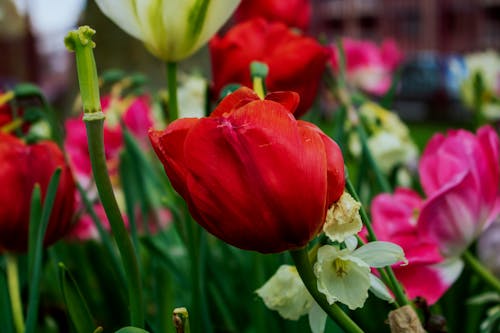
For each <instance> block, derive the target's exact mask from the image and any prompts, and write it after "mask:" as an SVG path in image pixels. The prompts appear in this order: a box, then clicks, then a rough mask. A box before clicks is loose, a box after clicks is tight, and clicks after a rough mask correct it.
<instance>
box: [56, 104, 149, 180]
mask: <svg viewBox="0 0 500 333" xmlns="http://www.w3.org/2000/svg"><path fill="white" fill-rule="evenodd" d="M114 102H116V103H114ZM101 104H102V109H103V112H104V113H105V114H107V118H108V119H107V120H106V122H105V124H104V145H105V152H106V160H107V162H108V169H109V172H110V174H111V175H112V176H113V175H116V174H117V172H118V162H119V161H118V158H119V154H120V151H121V149H122V148H123V133H122V129H121V125H120V120H121V121H123V123H124V124H125V126H126V127H127V128H128V130H130V131H131V133H132V134H133V135H134V137H135V138H136V139H137V140H138V141H139V143H140V144H142V146H144V147H148V146H149V142H148V137H147V132H148V129H149V128H150V127H151V126H152V124H153V120H152V114H151V108H150V106H149V98H148V97H147V96H140V97H137V98H135V99H133V100H131V102H130V103H129V104H127V103H126V101H124V100H121V99H116V100H113V99H112V98H111V97H110V96H106V97H103V98H102V100H101ZM124 106H125V108H124ZM115 108H116V109H115ZM123 108H124V109H123ZM117 117H118V118H117ZM65 129H66V139H65V142H64V147H65V150H66V151H67V152H68V155H69V159H70V162H71V166H72V169H73V170H74V172H75V175H76V177H77V179H78V180H79V182H80V183H81V184H82V185H84V186H86V185H87V184H88V183H89V182H90V179H91V174H92V169H91V165H90V156H89V152H88V145H87V133H86V130H85V124H84V122H83V121H82V119H81V118H71V119H68V120H66V123H65Z"/></svg>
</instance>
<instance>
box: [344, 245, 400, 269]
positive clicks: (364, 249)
mask: <svg viewBox="0 0 500 333" xmlns="http://www.w3.org/2000/svg"><path fill="white" fill-rule="evenodd" d="M352 255H353V256H355V257H357V258H359V259H361V260H363V261H364V262H365V263H367V264H368V265H369V266H370V267H384V266H389V265H392V264H395V263H397V262H399V261H404V262H405V263H406V264H407V263H408V261H407V260H406V258H405V254H404V252H403V249H402V248H401V246H399V245H396V244H394V243H390V242H380V241H377V242H369V243H366V244H365V245H363V246H361V247H360V248H358V249H357V250H355V251H354V252H353V253H352Z"/></svg>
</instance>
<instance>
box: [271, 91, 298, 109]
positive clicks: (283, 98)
mask: <svg viewBox="0 0 500 333" xmlns="http://www.w3.org/2000/svg"><path fill="white" fill-rule="evenodd" d="M266 100H267V101H275V102H278V103H280V104H281V105H283V106H284V107H285V108H287V109H288V110H289V111H290V112H291V113H294V112H295V110H296V109H297V106H298V105H299V103H300V96H299V94H297V93H296V92H293V91H275V92H272V93H270V94H268V95H267V96H266Z"/></svg>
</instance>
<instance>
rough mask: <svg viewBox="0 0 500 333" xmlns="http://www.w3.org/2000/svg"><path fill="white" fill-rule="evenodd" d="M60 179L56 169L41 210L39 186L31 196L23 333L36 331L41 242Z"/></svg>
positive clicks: (58, 170) (58, 171) (59, 171)
mask: <svg viewBox="0 0 500 333" xmlns="http://www.w3.org/2000/svg"><path fill="white" fill-rule="evenodd" d="M60 178H61V169H60V168H58V169H56V171H55V172H54V174H53V175H52V177H51V178H50V182H49V186H48V188H47V193H46V195H45V200H44V203H43V208H41V209H40V206H41V200H40V197H41V195H40V186H37V185H35V187H34V190H33V194H32V199H31V211H30V227H29V234H28V263H29V266H28V272H29V277H28V278H29V282H30V290H29V302H28V315H27V317H26V330H25V333H34V332H35V329H36V323H37V318H38V303H39V301H40V295H39V289H40V278H41V271H42V254H43V241H44V238H45V231H46V230H47V225H48V224H49V218H50V213H51V212H52V207H53V206H54V201H55V198H56V193H57V187H58V185H59V180H60ZM40 210H41V213H40Z"/></svg>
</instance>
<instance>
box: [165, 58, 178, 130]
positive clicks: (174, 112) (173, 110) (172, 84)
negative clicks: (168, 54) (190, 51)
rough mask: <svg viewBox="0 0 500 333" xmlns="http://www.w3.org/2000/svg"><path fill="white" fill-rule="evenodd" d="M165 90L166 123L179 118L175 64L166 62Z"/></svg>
mask: <svg viewBox="0 0 500 333" xmlns="http://www.w3.org/2000/svg"><path fill="white" fill-rule="evenodd" d="M167 88H168V112H169V117H168V118H167V119H168V121H170V122H172V121H174V120H176V119H177V118H179V104H178V102H177V63H176V62H167Z"/></svg>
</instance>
